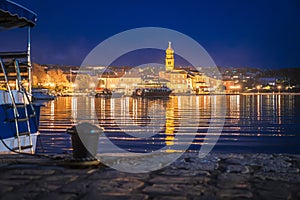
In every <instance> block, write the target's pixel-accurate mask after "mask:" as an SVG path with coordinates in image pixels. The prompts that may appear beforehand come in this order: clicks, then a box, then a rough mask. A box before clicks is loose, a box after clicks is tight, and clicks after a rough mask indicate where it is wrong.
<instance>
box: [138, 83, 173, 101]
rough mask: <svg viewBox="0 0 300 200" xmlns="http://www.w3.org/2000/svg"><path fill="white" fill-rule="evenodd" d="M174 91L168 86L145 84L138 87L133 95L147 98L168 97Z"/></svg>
mask: <svg viewBox="0 0 300 200" xmlns="http://www.w3.org/2000/svg"><path fill="white" fill-rule="evenodd" d="M171 93H172V90H171V89H170V88H168V87H167V86H164V85H162V86H158V85H156V86H144V87H140V88H136V89H135V90H134V91H133V94H132V96H133V97H147V98H167V97H169V96H170V94H171Z"/></svg>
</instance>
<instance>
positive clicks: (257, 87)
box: [256, 85, 260, 93]
mask: <svg viewBox="0 0 300 200" xmlns="http://www.w3.org/2000/svg"><path fill="white" fill-rule="evenodd" d="M256 89H257V93H259V90H260V85H258V86H256Z"/></svg>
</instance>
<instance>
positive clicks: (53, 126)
mask: <svg viewBox="0 0 300 200" xmlns="http://www.w3.org/2000/svg"><path fill="white" fill-rule="evenodd" d="M299 100H300V96H292V95H277V94H274V95H247V96H242V95H228V96H226V116H225V117H226V121H225V125H224V128H223V132H222V135H221V138H220V139H219V142H218V144H217V146H216V147H215V150H217V151H218V150H219V151H241V150H243V151H267V150H270V151H271V150H272V151H274V148H276V149H279V150H280V151H281V152H295V151H300V150H297V149H299V148H295V147H299V145H300V142H299V141H300V140H299V133H298V132H297V130H299V128H300V125H299V122H300V119H299V114H300V105H299ZM221 101H223V100H222V99H221V98H220V97H218V96H217V95H216V96H207V95H202V96H180V97H176V96H175V97H172V98H170V99H167V100H163V99H154V100H151V99H133V98H130V97H124V98H112V99H110V98H94V97H59V98H57V99H56V100H54V101H51V102H48V103H47V105H46V107H44V108H42V115H41V125H40V128H41V132H42V137H41V138H42V139H43V140H44V141H46V142H44V143H46V144H45V146H46V147H44V148H45V149H48V151H50V152H51V151H61V150H69V149H70V139H69V136H68V135H66V134H65V133H64V131H65V129H66V128H69V127H71V126H72V125H74V124H76V123H78V122H80V121H89V122H92V123H97V124H99V125H100V126H102V127H104V128H105V134H106V135H107V136H108V137H109V138H110V139H111V140H112V141H113V142H114V144H116V145H118V146H119V147H121V148H124V149H126V150H128V151H134V152H147V151H154V150H157V149H161V148H162V147H164V146H174V145H178V144H179V145H181V144H182V145H185V144H186V143H187V142H186V141H187V140H188V139H185V138H188V135H190V134H192V133H191V132H190V130H189V129H190V128H191V127H196V128H197V130H198V131H197V135H196V138H195V140H194V142H193V145H192V146H191V147H190V149H191V150H198V149H199V148H200V146H201V145H203V144H204V143H209V142H211V141H210V140H211V138H206V139H205V140H204V137H205V135H206V134H207V130H208V128H209V126H210V124H211V123H212V119H211V116H212V111H213V110H212V109H214V106H216V105H221V103H222V102H221ZM185 104H189V105H194V106H193V108H194V109H195V111H196V112H195V111H193V112H191V111H189V110H187V109H186V107H185V106H184V105H185ZM188 113H193V114H194V115H195V116H197V117H194V116H191V115H189V114H188ZM222 117H224V116H221V114H220V116H216V117H215V118H216V119H215V126H218V122H219V121H220V119H221V118H222ZM182 118H188V121H189V123H188V126H189V127H181V126H182V124H181V123H180V120H182ZM179 127H180V128H181V129H182V130H184V131H181V132H180V133H178V130H179ZM178 134H180V135H181V137H180V140H178V139H176V136H177V135H178ZM211 134H212V135H213V133H211ZM280 138H281V139H280ZM283 138H284V139H283ZM50 141H51V142H50ZM266 146H271V147H272V148H271V149H268V148H266ZM279 150H278V151H279Z"/></svg>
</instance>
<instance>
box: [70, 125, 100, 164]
mask: <svg viewBox="0 0 300 200" xmlns="http://www.w3.org/2000/svg"><path fill="white" fill-rule="evenodd" d="M66 132H67V133H68V134H70V135H71V140H72V147H73V158H74V159H75V160H78V161H92V160H97V159H96V155H97V150H98V140H99V135H100V134H101V133H103V129H102V128H100V127H99V126H96V125H94V124H91V123H87V122H84V123H80V124H78V125H76V126H73V127H72V128H69V129H67V131H66Z"/></svg>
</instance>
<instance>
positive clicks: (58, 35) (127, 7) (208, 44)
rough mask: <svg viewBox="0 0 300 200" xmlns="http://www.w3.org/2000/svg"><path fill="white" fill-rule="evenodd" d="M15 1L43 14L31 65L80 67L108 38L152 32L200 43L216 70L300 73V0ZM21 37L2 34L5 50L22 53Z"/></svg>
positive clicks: (13, 32)
mask: <svg viewBox="0 0 300 200" xmlns="http://www.w3.org/2000/svg"><path fill="white" fill-rule="evenodd" d="M14 1H15V2H17V3H19V4H22V5H24V6H25V7H28V8H30V9H31V10H32V11H34V12H36V13H37V14H38V22H37V26H36V27H35V28H34V29H33V30H32V60H33V62H37V63H40V64H62V65H80V64H81V62H82V61H83V59H84V58H85V56H86V55H87V54H88V53H89V51H91V50H92V49H93V48H94V47H95V46H96V45H98V44H99V43H100V42H102V41H103V40H105V39H107V38H108V37H110V36H113V35H114V34H117V33H119V32H122V31H125V30H128V29H132V28H138V27H149V26H154V27H163V28H169V29H173V30H176V31H179V32H181V33H184V34H186V35H188V36H190V37H191V38H193V39H195V40H196V41H198V42H199V43H200V44H201V45H202V46H203V47H204V48H205V49H206V50H207V51H208V53H209V54H210V55H211V57H212V58H213V59H214V61H215V63H216V64H217V65H219V66H229V67H244V66H248V67H260V68H281V67H300V1H298V0H286V1H285V0H282V1H272V0H270V1H268V0H262V1H261V0H254V1H250V0H249V1H248V0H237V1H232V0H220V1H214V0H208V1H196V0H195V1H190V0H184V1H162V0H159V1H156V0H148V1H144V0H128V1H127V0H119V1H116V0H110V1H101V0H85V1H62V0H60V1H59V0H51V1H41V0H23V1H22V0H14ZM24 33H25V30H22V29H18V30H10V31H6V32H1V33H0V34H1V38H0V42H1V50H0V51H6V50H11V49H16V48H17V49H22V47H25V45H26V43H24V42H22V41H23V40H24V39H25V36H23V35H22V34H24ZM10 38H14V39H13V40H12V41H9V39H10ZM166 47H167V44H166ZM175 51H176V49H175Z"/></svg>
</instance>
